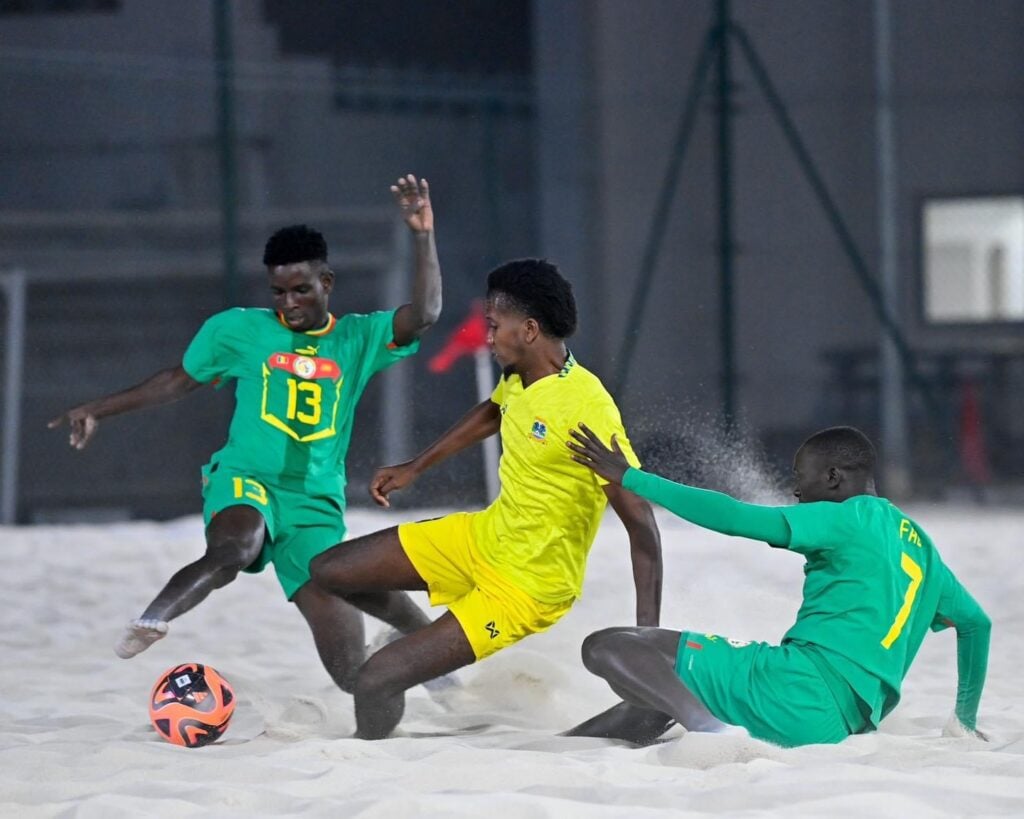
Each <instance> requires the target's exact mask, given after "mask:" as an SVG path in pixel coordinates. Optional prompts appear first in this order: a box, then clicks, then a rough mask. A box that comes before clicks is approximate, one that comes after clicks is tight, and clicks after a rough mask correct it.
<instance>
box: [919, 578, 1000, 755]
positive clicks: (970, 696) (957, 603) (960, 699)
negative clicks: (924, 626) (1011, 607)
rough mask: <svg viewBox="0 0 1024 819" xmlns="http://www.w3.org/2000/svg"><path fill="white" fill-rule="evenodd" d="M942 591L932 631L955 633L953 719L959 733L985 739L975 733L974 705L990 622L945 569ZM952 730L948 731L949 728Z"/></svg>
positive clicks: (981, 680)
mask: <svg viewBox="0 0 1024 819" xmlns="http://www.w3.org/2000/svg"><path fill="white" fill-rule="evenodd" d="M946 572H947V574H946V576H945V578H944V588H943V591H942V595H941V597H940V598H939V607H938V612H937V614H936V622H935V623H934V624H933V626H932V628H933V629H941V628H945V627H946V626H952V627H953V628H954V629H956V670H957V686H956V707H955V710H954V717H955V721H956V723H959V725H960V726H961V727H962V729H963V731H964V732H966V733H969V734H971V735H972V736H976V737H979V738H981V739H986V737H985V735H984V734H982V733H981V732H980V731H978V726H977V722H978V705H979V704H980V702H981V692H982V689H983V688H984V687H985V675H986V673H987V671H988V648H989V640H990V638H991V635H992V621H991V620H990V619H989V616H988V615H987V614H986V613H985V611H984V609H982V607H981V606H980V605H978V602H977V601H976V600H975V599H974V598H973V597H972V596H971V594H970V593H969V592H968V591H967V589H965V588H964V587H963V586H962V585H961V584H960V581H959V580H957V579H956V577H955V576H954V575H953V573H952V572H951V571H949V570H948V568H947V569H946ZM951 726H952V727H951ZM947 732H948V733H955V724H954V723H953V720H951V725H948V726H947Z"/></svg>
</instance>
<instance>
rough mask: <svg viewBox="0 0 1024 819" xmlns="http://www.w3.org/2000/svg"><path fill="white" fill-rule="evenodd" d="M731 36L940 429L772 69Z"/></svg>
mask: <svg viewBox="0 0 1024 819" xmlns="http://www.w3.org/2000/svg"><path fill="white" fill-rule="evenodd" d="M730 32H731V33H732V35H733V36H734V37H736V40H737V42H738V43H739V45H740V50H741V51H742V52H743V56H744V57H745V58H746V60H747V64H748V65H749V66H750V70H751V73H752V74H753V75H754V79H755V80H756V81H757V83H758V85H759V86H760V88H761V93H762V94H764V98H765V100H766V101H767V103H768V107H769V108H771V110H772V113H773V114H774V115H775V119H776V121H777V122H778V124H779V128H780V129H781V130H782V133H783V136H785V138H786V141H787V142H788V143H789V147H790V150H792V151H793V156H794V157H795V158H796V161H797V164H798V165H799V166H800V169H801V170H802V171H803V173H804V176H805V178H806V179H807V182H808V184H809V185H810V186H811V190H812V191H814V195H815V197H816V198H817V200H818V204H820V205H821V209H822V211H824V213H825V218H826V219H828V221H829V224H831V225H832V229H833V230H834V231H835V233H836V237H837V238H838V239H839V244H840V245H841V246H842V248H843V252H844V253H846V257H847V258H848V259H849V260H850V264H851V266H852V267H853V271H854V273H855V274H856V275H857V280H858V281H859V282H860V285H861V287H862V288H863V289H864V292H865V293H866V294H867V297H868V299H869V300H870V301H871V304H872V306H873V307H874V308H875V315H876V316H877V317H878V320H879V322H880V323H881V325H882V329H883V331H884V332H885V333H886V334H887V335H888V336H889V338H890V339H891V341H892V343H893V345H894V346H895V347H896V349H897V350H898V351H899V355H900V359H901V360H902V361H903V366H904V368H905V369H906V373H907V375H908V377H909V378H910V380H911V382H912V383H913V384H914V386H915V387H917V388H918V390H919V391H920V393H921V397H922V398H923V399H924V401H925V404H926V406H927V407H928V410H929V412H930V413H931V416H932V418H933V420H934V421H935V422H936V425H937V427H938V426H939V425H940V424H941V409H940V407H939V405H938V403H937V401H936V399H935V396H934V395H933V394H932V391H931V388H930V387H929V385H928V382H927V381H925V380H924V378H923V377H922V376H921V374H920V373H919V372H918V370H917V367H916V366H915V361H914V354H913V351H912V350H911V349H910V346H909V345H908V344H907V340H906V337H905V336H904V335H903V330H902V328H901V327H900V325H899V322H898V321H896V318H895V316H893V315H892V313H891V312H890V311H889V307H888V305H887V304H886V303H885V300H884V299H883V298H882V291H881V288H880V287H879V285H878V281H877V279H876V278H875V276H874V275H873V274H872V273H871V271H870V269H869V268H868V266H867V263H866V262H865V261H864V255H863V254H862V253H861V252H860V249H859V248H858V247H857V243H856V242H855V241H854V240H853V235H852V234H851V233H850V229H849V227H847V225H846V222H845V221H844V219H843V215H842V213H840V211H839V207H838V206H837V205H836V203H835V200H834V199H833V198H832V194H831V193H829V190H828V188H827V187H826V186H825V182H824V180H822V178H821V175H820V174H819V173H818V169H817V167H816V166H815V164H814V160H812V159H811V155H810V153H809V152H808V150H807V146H806V145H804V142H803V139H801V137H800V132H799V131H797V129H796V125H794V124H793V120H792V118H791V117H790V116H789V111H788V110H787V109H786V105H785V103H783V101H782V97H780V96H779V93H778V91H777V90H776V89H775V86H774V85H773V84H772V81H771V78H770V77H769V76H768V69H767V68H765V65H764V63H763V62H762V61H761V58H760V57H759V56H758V54H757V50H756V49H755V48H754V44H753V43H752V42H751V41H750V38H749V37H748V36H747V34H746V32H744V31H743V29H742V28H740V27H739V26H737V25H735V24H733V25H732V26H731V27H730Z"/></svg>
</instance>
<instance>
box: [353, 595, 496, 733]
mask: <svg viewBox="0 0 1024 819" xmlns="http://www.w3.org/2000/svg"><path fill="white" fill-rule="evenodd" d="M475 660H476V654H475V653H474V651H473V647H472V646H471V645H470V643H469V640H468V639H467V638H466V635H465V633H464V632H463V630H462V626H461V625H460V624H459V621H458V620H456V619H455V617H454V615H452V613H451V612H446V613H445V614H443V615H442V616H441V617H439V618H438V619H437V620H435V621H434V622H433V623H431V624H430V625H428V626H426V627H425V628H422V629H420V630H419V631H416V632H413V633H412V634H409V635H407V636H405V637H402V638H401V639H399V640H395V641H394V642H393V643H389V644H388V645H386V646H384V648H382V649H381V650H380V651H378V652H377V653H376V654H374V655H373V656H372V657H370V659H369V660H367V661H366V662H365V663H364V664H363V666H362V667H361V668H360V669H359V673H358V675H357V678H356V686H355V692H354V695H355V710H356V736H357V737H359V738H360V739H383V738H384V737H386V736H387V735H388V734H390V733H391V732H392V731H393V730H394V728H395V726H396V725H398V723H399V721H400V720H401V719H402V714H403V713H404V711H405V692H406V691H407V690H408V689H409V688H412V687H413V686H414V685H419V684H420V683H424V682H427V681H428V680H432V679H434V678H435V677H440V676H442V675H444V674H449V673H451V672H452V671H455V670H456V669H458V668H462V667H463V666H466V665H469V664H470V663H473V662H475Z"/></svg>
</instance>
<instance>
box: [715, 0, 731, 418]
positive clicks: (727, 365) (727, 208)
mask: <svg viewBox="0 0 1024 819" xmlns="http://www.w3.org/2000/svg"><path fill="white" fill-rule="evenodd" d="M731 25H732V23H731V22H730V20H729V0H718V26H717V32H718V37H717V39H718V72H717V74H718V76H717V82H716V85H715V100H716V105H715V114H716V126H717V127H716V132H717V137H718V138H717V140H716V143H717V144H716V152H717V171H718V287H719V291H718V338H719V362H720V364H719V366H720V371H721V379H722V381H721V384H722V387H721V389H722V415H723V421H724V423H725V428H726V429H727V430H731V429H732V426H733V422H734V420H735V396H734V393H735V386H736V351H735V344H734V338H733V292H732V291H733V265H732V257H733V252H734V244H733V238H732V234H733V231H732V105H731V102H732V101H731V98H730V96H731V93H732V77H731V74H730V68H731V66H730V54H729V27H730V26H731Z"/></svg>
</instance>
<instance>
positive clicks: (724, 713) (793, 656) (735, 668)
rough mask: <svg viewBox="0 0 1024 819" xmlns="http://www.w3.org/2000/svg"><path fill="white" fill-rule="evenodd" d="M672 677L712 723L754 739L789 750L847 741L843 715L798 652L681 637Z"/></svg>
mask: <svg viewBox="0 0 1024 819" xmlns="http://www.w3.org/2000/svg"><path fill="white" fill-rule="evenodd" d="M676 674H678V675H679V678H680V679H681V680H682V681H683V684H684V685H685V686H686V687H687V688H688V689H689V690H690V691H691V692H692V693H693V695H694V696H695V697H697V699H698V700H700V701H701V703H703V705H704V706H705V707H706V708H707V709H708V711H710V712H711V713H712V714H713V715H714V716H715V717H717V718H718V719H720V720H721V721H722V722H725V723H728V724H729V725H739V726H741V727H743V728H746V729H747V731H748V732H749V733H750V735H751V736H752V737H755V738H757V739H763V740H765V741H767V742H773V743H775V744H776V745H782V746H784V747H793V746H796V745H814V744H819V743H835V742H841V741H842V740H844V739H846V737H848V736H849V735H850V729H849V727H848V726H847V724H846V720H845V719H844V718H843V712H842V709H841V708H840V706H839V704H838V703H837V702H836V699H835V697H834V696H833V695H832V693H831V691H830V690H829V687H828V685H827V684H826V682H825V680H824V678H823V677H822V675H821V673H820V672H819V671H818V668H817V667H816V666H815V664H814V663H813V662H812V661H811V660H810V658H808V657H807V656H806V653H805V652H804V651H803V650H802V649H801V648H800V647H799V646H796V645H792V644H786V645H781V646H773V645H769V644H768V643H747V642H743V641H740V640H730V639H728V638H726V637H721V636H719V635H717V634H697V633H696V632H692V631H684V632H683V636H682V637H681V638H680V640H679V650H678V652H677V654H676Z"/></svg>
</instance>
